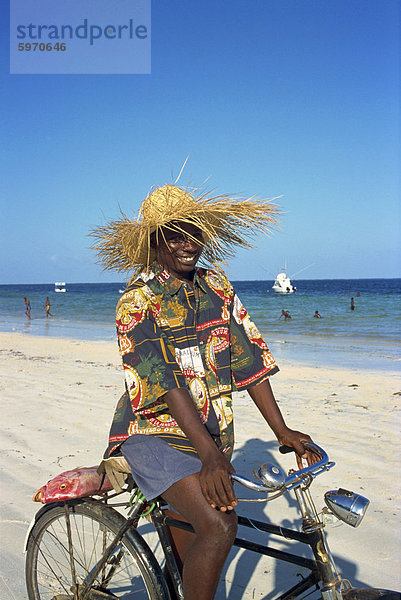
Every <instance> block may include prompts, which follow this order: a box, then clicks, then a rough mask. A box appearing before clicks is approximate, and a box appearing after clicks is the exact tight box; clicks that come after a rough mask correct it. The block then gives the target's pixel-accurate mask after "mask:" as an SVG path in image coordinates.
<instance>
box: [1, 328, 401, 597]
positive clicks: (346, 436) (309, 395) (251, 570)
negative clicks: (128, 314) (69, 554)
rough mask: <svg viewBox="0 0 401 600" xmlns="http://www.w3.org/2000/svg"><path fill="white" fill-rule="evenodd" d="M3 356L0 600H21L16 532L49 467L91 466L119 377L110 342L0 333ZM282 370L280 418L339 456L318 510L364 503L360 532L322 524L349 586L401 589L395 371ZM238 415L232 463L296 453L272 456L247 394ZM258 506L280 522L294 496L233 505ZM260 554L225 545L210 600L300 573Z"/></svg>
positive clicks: (287, 518)
mask: <svg viewBox="0 0 401 600" xmlns="http://www.w3.org/2000/svg"><path fill="white" fill-rule="evenodd" d="M0 354H1V357H2V360H1V364H0V376H1V388H0V389H1V398H2V402H1V410H2V435H1V479H0V482H1V526H2V529H1V565H0V568H1V578H0V598H1V599H3V598H4V599H18V600H21V599H24V598H26V592H25V583H24V555H23V552H22V549H23V542H24V537H25V533H26V530H27V527H28V525H29V522H30V521H31V519H32V517H33V515H34V514H35V512H36V511H37V510H38V509H39V508H40V505H39V504H34V503H33V502H32V501H31V497H32V495H33V493H34V492H35V491H36V490H37V489H38V488H39V487H40V486H41V485H42V484H44V483H45V482H46V481H47V480H48V479H50V478H51V477H53V476H55V475H56V474H57V473H59V472H61V471H63V470H67V469H69V468H72V467H75V466H78V465H81V466H91V465H94V464H97V463H98V462H99V460H100V458H101V456H102V454H103V451H104V448H105V446H106V441H107V434H108V429H109V425H110V421H111V418H112V414H113V411H114V406H115V404H116V402H117V400H118V398H119V397H120V395H121V392H122V390H123V376H122V372H121V368H120V359H119V356H118V352H117V349H116V345H115V344H114V343H109V342H107V343H106V342H84V341H74V340H66V339H59V338H47V337H33V336H29V335H23V334H16V333H14V334H13V333H0ZM280 366H281V372H280V373H279V374H278V375H276V376H275V377H274V378H273V380H272V384H273V387H274V390H275V394H276V397H277V399H278V401H279V404H280V407H281V409H282V411H283V414H284V416H285V418H286V419H287V423H288V424H289V425H290V426H292V427H294V428H298V429H300V430H302V431H306V432H308V433H310V434H311V435H312V437H313V438H314V439H315V440H316V442H318V443H320V444H321V445H322V446H323V447H324V448H325V449H326V450H327V452H328V453H329V455H330V458H332V459H333V460H335V461H336V463H337V465H336V467H334V469H332V470H331V471H330V472H329V473H327V474H325V475H322V476H321V477H320V478H319V479H318V480H317V481H316V482H315V483H314V485H313V486H312V491H313V490H315V491H314V494H313V495H314V498H315V501H316V505H317V508H318V509H320V508H322V506H323V498H322V494H323V492H324V491H325V490H327V489H334V488H337V487H340V486H341V487H345V488H348V489H353V490H354V491H356V492H359V493H361V494H363V495H365V496H367V497H369V498H370V500H371V503H372V504H371V506H370V507H369V510H368V512H367V515H366V517H365V519H364V521H363V523H362V524H361V526H360V527H359V528H358V529H352V528H351V527H348V526H347V525H345V524H344V525H341V526H338V525H331V526H329V527H328V532H329V536H328V539H329V543H330V546H331V549H332V552H333V554H334V556H335V558H336V562H337V566H338V567H339V569H340V571H341V572H342V574H343V575H344V576H345V577H348V578H349V579H350V580H351V581H352V583H353V584H355V585H368V586H376V587H388V588H393V589H400V588H401V576H400V558H399V557H400V556H401V543H400V536H399V523H400V495H401V493H400V492H401V488H400V476H399V473H400V469H399V458H400V453H399V450H400V443H399V429H400V427H399V425H400V416H399V404H400V402H399V400H400V396H399V392H400V389H401V385H400V383H401V382H400V378H399V376H397V374H396V373H391V372H388V371H387V372H380V371H359V372H358V371H355V370H344V369H341V370H340V369H330V368H321V367H315V368H313V367H308V366H303V365H302V364H286V363H281V365H280ZM397 393H398V395H397ZM235 412H236V423H237V426H236V436H237V445H236V453H235V456H234V465H235V467H236V469H237V471H238V472H241V473H242V474H244V475H246V476H249V477H250V476H251V471H252V469H253V468H255V467H257V466H258V465H259V464H261V463H263V462H267V461H269V460H273V461H277V462H280V464H282V465H283V466H285V467H286V468H289V466H290V464H292V461H293V458H291V457H288V456H287V457H282V456H280V455H279V454H278V453H277V451H276V447H277V446H276V444H274V443H272V436H271V434H270V432H269V431H268V430H267V429H266V426H265V425H264V423H263V421H262V420H261V419H260V418H259V416H258V414H257V411H256V410H255V408H254V407H253V406H252V404H251V403H250V402H249V401H248V399H247V395H246V394H238V395H237V396H236V398H235ZM238 494H239V495H240V490H238ZM263 510H264V511H265V513H266V514H267V515H269V519H271V520H272V521H274V522H280V523H282V524H284V525H285V526H287V527H288V526H290V523H291V522H292V521H293V520H294V519H297V513H296V511H295V508H294V502H293V501H292V500H291V501H290V500H287V499H279V500H277V501H275V502H273V503H271V504H269V505H268V506H264V505H256V506H255V505H252V506H251V505H242V506H241V507H240V510H239V512H240V513H241V514H243V513H244V514H245V511H246V514H249V515H253V516H254V517H256V518H258V517H259V518H260V517H261V515H262V512H263ZM337 523H338V522H337ZM241 533H242V532H241ZM261 539H262V540H263V541H266V540H267V535H266V534H264V535H263V536H262V537H261ZM279 547H283V545H281V546H280V545H279ZM257 559H258V557H257V556H256V555H252V554H250V553H245V554H244V553H242V552H240V553H238V552H237V551H235V550H233V562H232V564H231V565H230V567H228V569H227V570H226V571H225V575H224V580H223V581H222V582H221V585H220V587H219V592H218V595H217V597H218V598H221V599H223V598H226V593H227V597H228V595H229V597H230V600H237V599H238V600H239V599H240V598H246V599H248V598H249V599H250V598H271V597H273V595H274V594H273V591H274V590H276V589H278V588H280V586H282V585H283V582H284V581H285V580H286V579H287V576H289V574H293V573H294V574H295V573H297V572H299V571H300V569H299V568H297V567H292V566H290V565H285V564H279V565H277V564H276V563H275V561H273V560H272V559H269V558H263V559H261V560H260V561H258V560H257ZM287 587H289V584H288V585H287ZM225 590H226V592H225Z"/></svg>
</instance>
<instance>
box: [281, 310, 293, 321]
mask: <svg viewBox="0 0 401 600" xmlns="http://www.w3.org/2000/svg"><path fill="white" fill-rule="evenodd" d="M281 317H284V319H285V320H286V321H288V319H291V315H290V313H289V312H288V310H284V308H283V310H282V311H281V315H280V319H281ZM280 319H279V320H280Z"/></svg>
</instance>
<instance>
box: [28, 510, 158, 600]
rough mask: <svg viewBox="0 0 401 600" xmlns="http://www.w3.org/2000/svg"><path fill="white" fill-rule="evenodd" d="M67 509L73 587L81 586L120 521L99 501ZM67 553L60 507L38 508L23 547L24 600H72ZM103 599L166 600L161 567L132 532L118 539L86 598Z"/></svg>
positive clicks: (121, 523) (121, 520) (114, 513)
mask: <svg viewBox="0 0 401 600" xmlns="http://www.w3.org/2000/svg"><path fill="white" fill-rule="evenodd" d="M68 504H69V514H70V519H69V520H70V526H71V536H72V545H73V555H74V561H73V562H74V568H75V571H76V582H77V583H78V585H82V584H83V583H84V581H85V578H86V577H88V575H89V574H90V572H91V570H92V572H93V569H94V568H95V565H96V564H97V563H98V562H99V559H100V557H101V556H102V554H103V552H104V549H105V548H106V547H107V545H108V544H109V543H110V542H111V540H112V539H113V538H114V536H115V534H116V533H117V531H118V530H119V529H120V527H121V526H122V525H123V524H124V522H125V518H124V517H123V516H122V515H121V514H120V513H118V512H117V511H116V510H114V509H113V508H111V507H109V506H107V505H105V504H103V503H101V502H96V501H92V500H84V501H73V502H69V503H68ZM68 548H69V544H68V534H67V525H66V513H65V507H64V504H61V503H54V504H52V505H49V506H48V507H44V509H43V510H42V512H40V513H39V515H38V519H37V521H36V523H35V525H34V527H33V528H32V531H31V532H30V536H29V539H28V544H27V554H26V563H25V564H26V568H25V572H26V585H27V591H28V597H29V600H55V599H57V600H74V593H73V587H72V586H73V581H72V575H71V563H70V554H69V550H68ZM113 571H114V572H113ZM108 576H109V577H110V581H107V577H108ZM81 589H82V588H81ZM96 590H97V592H96ZM101 594H104V596H102V595H101ZM107 594H108V595H107ZM103 597H104V598H107V597H109V598H112V599H116V598H118V599H120V598H121V599H123V600H131V599H135V600H168V599H169V594H168V591H167V587H166V582H165V580H164V577H163V573H162V571H161V568H160V566H159V564H158V563H157V561H156V559H155V557H154V555H153V553H152V552H151V550H150V549H149V547H148V545H147V544H146V542H145V541H144V540H143V539H142V537H141V536H140V535H139V533H138V532H137V531H136V530H134V529H131V530H129V531H128V532H127V533H126V534H125V535H124V536H123V538H122V540H121V541H120V542H119V544H118V545H117V546H116V550H115V551H113V553H112V555H111V557H110V560H109V561H108V563H107V564H106V566H105V568H104V569H103V570H102V571H101V573H100V574H99V576H98V578H97V580H96V582H95V584H94V586H93V587H92V588H91V592H90V593H89V595H88V596H87V598H88V600H92V599H93V600H95V599H96V600H97V599H98V598H103Z"/></svg>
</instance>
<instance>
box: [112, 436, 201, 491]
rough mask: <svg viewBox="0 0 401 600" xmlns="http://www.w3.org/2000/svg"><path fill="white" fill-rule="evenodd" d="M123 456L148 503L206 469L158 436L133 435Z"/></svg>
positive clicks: (124, 444)
mask: <svg viewBox="0 0 401 600" xmlns="http://www.w3.org/2000/svg"><path fill="white" fill-rule="evenodd" d="M121 452H122V454H123V456H124V457H125V459H126V461H127V462H128V464H129V466H130V468H131V471H132V476H133V478H134V479H135V481H136V483H137V485H138V487H139V488H140V490H141V492H142V493H143V495H144V496H145V498H146V499H147V500H153V498H156V497H157V496H161V495H162V494H163V492H165V491H166V490H167V489H168V488H169V487H170V486H171V485H173V483H177V481H180V480H181V479H183V478H184V477H187V476H188V475H192V474H193V473H199V471H200V470H201V467H202V463H201V461H200V460H199V458H197V457H196V456H194V455H193V454H186V453H185V452H181V450H176V449H175V448H173V447H172V446H170V445H169V444H167V442H165V441H164V440H162V439H160V438H158V437H157V436H154V435H144V434H136V435H132V436H131V437H129V438H128V439H127V440H126V441H125V442H124V443H123V444H122V446H121Z"/></svg>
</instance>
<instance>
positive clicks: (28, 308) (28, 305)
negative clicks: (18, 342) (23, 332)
mask: <svg viewBox="0 0 401 600" xmlns="http://www.w3.org/2000/svg"><path fill="white" fill-rule="evenodd" d="M24 302H25V314H26V316H27V317H28V319H30V318H31V303H30V302H29V300H28V298H24Z"/></svg>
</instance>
